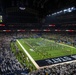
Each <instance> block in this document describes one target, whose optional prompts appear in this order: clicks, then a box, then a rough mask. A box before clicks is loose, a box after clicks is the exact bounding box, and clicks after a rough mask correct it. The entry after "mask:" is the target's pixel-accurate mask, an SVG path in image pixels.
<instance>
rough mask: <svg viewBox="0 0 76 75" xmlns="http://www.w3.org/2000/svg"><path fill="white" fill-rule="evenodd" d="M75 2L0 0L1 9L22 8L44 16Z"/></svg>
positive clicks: (63, 0)
mask: <svg viewBox="0 0 76 75" xmlns="http://www.w3.org/2000/svg"><path fill="white" fill-rule="evenodd" d="M75 4H76V0H0V6H1V7H0V8H1V10H0V11H1V12H2V11H4V12H5V11H7V12H16V11H17V10H18V9H20V10H24V11H28V12H30V13H33V14H36V15H40V16H41V17H43V16H46V15H48V14H49V13H50V14H52V13H54V12H57V11H59V10H62V9H64V8H68V7H72V6H75ZM12 9H13V10H12Z"/></svg>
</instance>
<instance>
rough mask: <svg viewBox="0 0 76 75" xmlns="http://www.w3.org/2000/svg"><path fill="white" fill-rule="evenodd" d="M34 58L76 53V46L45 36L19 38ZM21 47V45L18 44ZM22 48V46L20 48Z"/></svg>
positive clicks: (40, 58) (39, 58)
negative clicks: (48, 38) (57, 41)
mask: <svg viewBox="0 0 76 75" xmlns="http://www.w3.org/2000/svg"><path fill="white" fill-rule="evenodd" d="M18 41H19V42H20V43H21V44H22V45H23V47H24V48H25V49H26V50H27V52H28V53H29V54H30V55H31V56H32V58H33V59H34V60H42V59H47V58H54V57H60V56H66V55H73V54H76V48H74V47H72V46H68V45H65V44H60V43H56V42H54V41H52V40H47V39H43V38H28V39H18ZM18 47H19V45H18ZM20 49H21V48H20Z"/></svg>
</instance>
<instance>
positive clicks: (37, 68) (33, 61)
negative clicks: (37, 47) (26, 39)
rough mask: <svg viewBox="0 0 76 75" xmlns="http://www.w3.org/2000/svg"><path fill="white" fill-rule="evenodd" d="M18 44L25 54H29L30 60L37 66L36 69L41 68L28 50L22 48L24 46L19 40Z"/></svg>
mask: <svg viewBox="0 0 76 75" xmlns="http://www.w3.org/2000/svg"><path fill="white" fill-rule="evenodd" d="M17 42H18V43H19V45H20V46H21V48H22V49H23V50H24V52H25V53H26V54H27V56H28V57H29V59H30V60H31V62H32V63H33V64H34V65H35V67H36V68H37V69H39V68H40V67H39V66H38V64H37V63H36V62H35V61H34V59H33V58H32V57H31V56H30V54H29V53H28V52H27V50H26V49H25V48H24V47H23V46H22V44H21V43H20V42H19V41H18V40H17Z"/></svg>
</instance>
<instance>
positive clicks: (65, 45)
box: [46, 39, 76, 49]
mask: <svg viewBox="0 0 76 75" xmlns="http://www.w3.org/2000/svg"><path fill="white" fill-rule="evenodd" d="M46 40H48V39H46ZM48 41H51V42H54V41H53V40H48ZM56 43H57V42H56ZM57 44H59V45H64V46H66V47H70V48H74V49H76V48H75V47H73V46H69V45H66V44H62V43H57Z"/></svg>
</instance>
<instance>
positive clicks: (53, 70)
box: [28, 62, 76, 75]
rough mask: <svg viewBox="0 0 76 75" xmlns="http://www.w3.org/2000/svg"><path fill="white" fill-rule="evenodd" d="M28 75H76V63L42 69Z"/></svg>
mask: <svg viewBox="0 0 76 75" xmlns="http://www.w3.org/2000/svg"><path fill="white" fill-rule="evenodd" d="M28 75H76V62H72V63H68V64H62V65H56V66H52V67H48V68H43V69H40V70H36V71H33V72H30V73H29V74H28Z"/></svg>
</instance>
